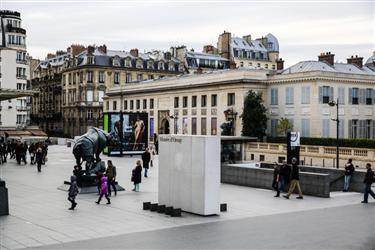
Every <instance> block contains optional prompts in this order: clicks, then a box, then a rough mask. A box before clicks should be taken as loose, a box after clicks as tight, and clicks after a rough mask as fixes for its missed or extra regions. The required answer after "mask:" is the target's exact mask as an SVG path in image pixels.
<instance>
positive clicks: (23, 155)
mask: <svg viewBox="0 0 375 250" xmlns="http://www.w3.org/2000/svg"><path fill="white" fill-rule="evenodd" d="M27 149H28V146H27V143H26V142H23V143H22V144H21V159H22V161H23V163H25V164H27V161H26V154H27Z"/></svg>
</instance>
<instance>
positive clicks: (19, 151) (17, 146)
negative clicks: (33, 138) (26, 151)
mask: <svg viewBox="0 0 375 250" xmlns="http://www.w3.org/2000/svg"><path fill="white" fill-rule="evenodd" d="M22 150H23V149H22V145H21V142H19V141H18V142H17V143H16V144H15V149H14V153H15V155H16V161H17V164H18V165H21V154H22Z"/></svg>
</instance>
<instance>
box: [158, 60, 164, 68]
mask: <svg viewBox="0 0 375 250" xmlns="http://www.w3.org/2000/svg"><path fill="white" fill-rule="evenodd" d="M158 70H164V62H163V61H161V62H159V63H158Z"/></svg>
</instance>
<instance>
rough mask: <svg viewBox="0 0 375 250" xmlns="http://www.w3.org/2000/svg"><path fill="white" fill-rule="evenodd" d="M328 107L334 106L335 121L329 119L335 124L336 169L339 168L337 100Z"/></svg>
mask: <svg viewBox="0 0 375 250" xmlns="http://www.w3.org/2000/svg"><path fill="white" fill-rule="evenodd" d="M328 105H329V106H331V107H334V106H336V119H332V118H331V120H332V121H335V122H336V168H339V123H340V121H339V99H337V101H330V102H329V103H328Z"/></svg>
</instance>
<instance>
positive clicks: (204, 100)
mask: <svg viewBox="0 0 375 250" xmlns="http://www.w3.org/2000/svg"><path fill="white" fill-rule="evenodd" d="M206 106H207V96H206V95H202V96H201V107H206Z"/></svg>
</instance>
